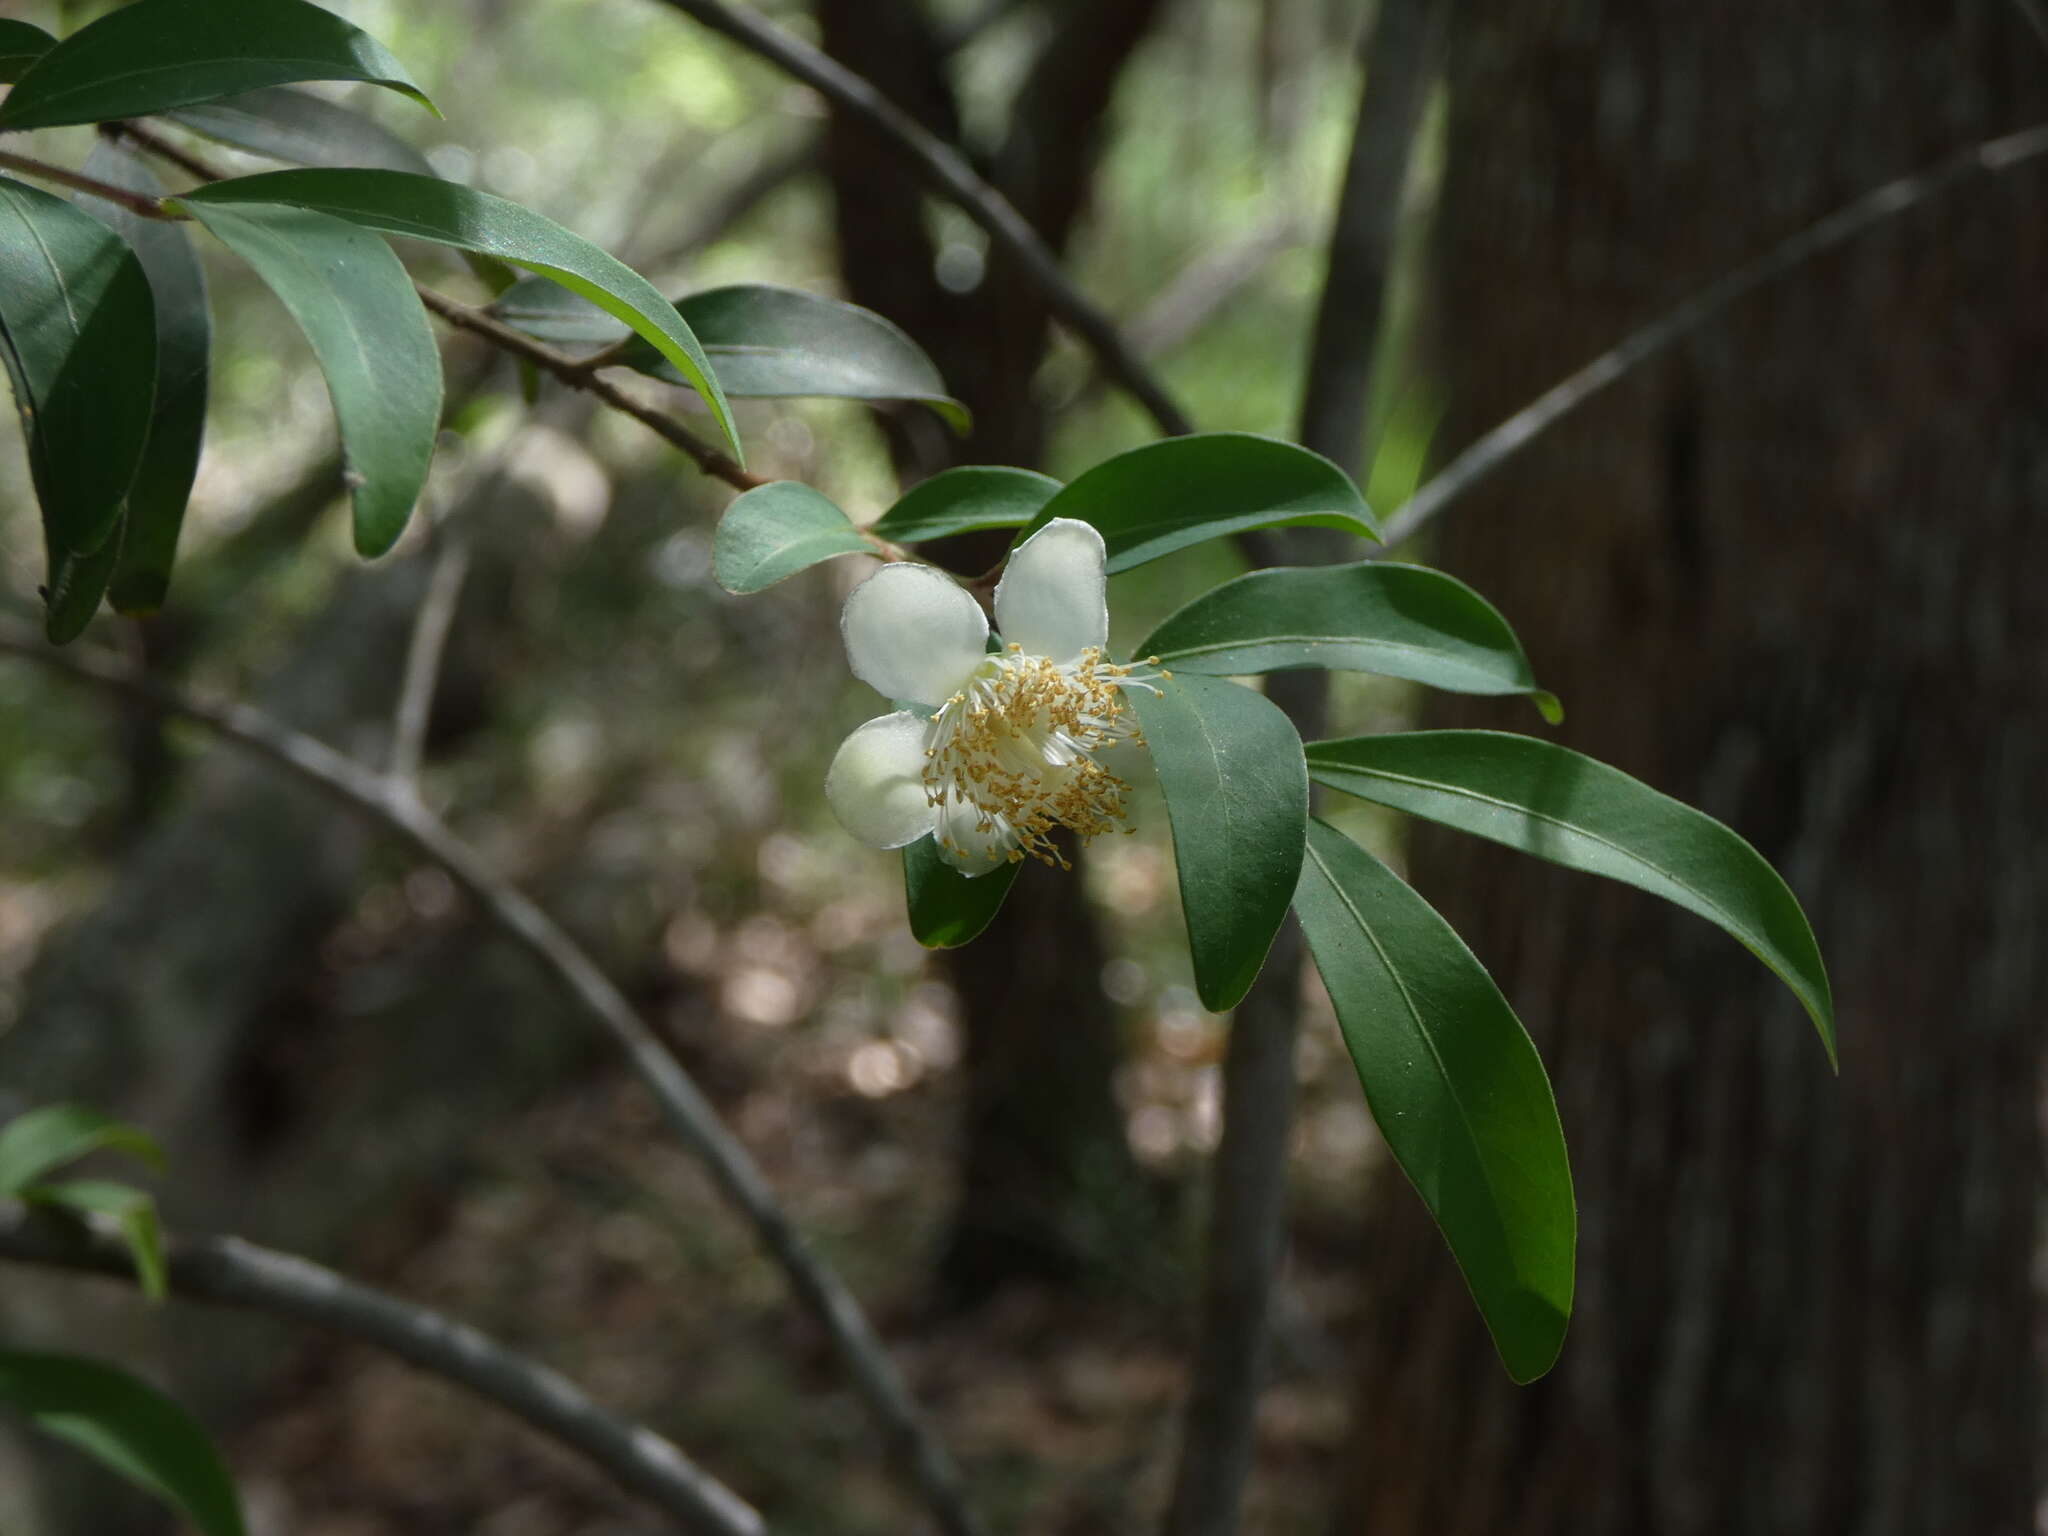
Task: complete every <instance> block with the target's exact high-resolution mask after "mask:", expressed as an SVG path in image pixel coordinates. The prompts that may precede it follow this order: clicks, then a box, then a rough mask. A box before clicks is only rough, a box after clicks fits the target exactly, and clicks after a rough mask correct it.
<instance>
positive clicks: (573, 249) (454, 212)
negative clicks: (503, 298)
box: [181, 169, 740, 457]
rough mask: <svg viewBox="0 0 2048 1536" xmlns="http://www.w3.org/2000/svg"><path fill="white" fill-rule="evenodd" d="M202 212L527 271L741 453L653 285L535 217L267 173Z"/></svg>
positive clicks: (404, 179)
mask: <svg viewBox="0 0 2048 1536" xmlns="http://www.w3.org/2000/svg"><path fill="white" fill-rule="evenodd" d="M181 201H182V202H184V203H185V204H187V205H188V206H190V207H192V208H193V210H194V211H195V212H197V210H198V208H199V207H200V206H201V205H205V206H214V205H218V204H222V203H242V202H252V203H289V204H291V205H292V206H294V207H299V208H311V209H314V210H316V211H317V212H320V213H326V214H331V215H332V216H334V217H335V218H338V219H346V220H348V221H349V222H350V223H351V224H357V225H360V226H362V227H363V228H364V229H374V230H376V231H377V232H378V233H380V234H385V235H402V236H404V237H406V238H408V239H413V240H430V241H433V242H434V243H435V244H438V245H451V246H454V247H456V248H457V249H459V250H465V251H475V252H478V253H480V254H482V255H485V256H495V257H497V258H498V259H499V260H501V261H509V262H511V263H512V264H513V265H514V266H518V267H526V268H528V269H530V270H532V271H535V272H538V273H540V274H541V275H542V276H544V277H547V278H550V279H552V280H553V281H555V282H557V283H560V284H562V285H563V286H564V287H566V288H569V289H571V290H573V291H574V292H576V293H578V294H581V295H582V296H583V297H584V298H586V299H589V300H590V301H591V302H592V303H594V304H596V305H597V306H598V307H599V308H601V309H603V310H605V311H607V312H608V313H610V314H612V315H614V316H616V317H617V318H618V319H620V320H623V321H624V322H625V323H626V324H627V325H629V326H631V327H632V328H633V329H634V330H635V331H637V332H639V334H640V335H642V336H644V337H646V338H647V340H648V341H649V342H651V343H653V345H654V347H655V350H657V351H658V352H660V353H661V355H662V356H663V357H665V358H667V359H668V360H669V361H670V362H671V363H673V364H674V365H675V366H676V367H677V369H679V370H680V371H681V373H682V376H683V378H684V379H685V380H687V381H688V383H689V385H690V387H691V388H692V389H694V390H696V391H697V393H698V394H699V395H700V396H702V397H703V400H704V403H705V404H706V405H708V406H709V407H710V408H711V414H712V417H713V418H714V419H715V420H716V421H717V423H718V428H719V431H720V432H721V433H722V434H723V435H724V437H725V440H726V443H727V444H728V445H729V446H730V447H731V449H732V451H733V455H734V456H735V457H738V456H739V454H740V441H739V432H738V429H737V428H736V427H735V426H734V425H733V420H732V407H731V406H730V405H728V404H727V403H726V399H725V393H724V391H723V390H722V389H721V388H720V387H719V383H718V380H717V379H716V378H715V377H714V376H713V374H712V371H711V364H710V361H709V360H708V359H707V358H706V357H705V355H704V349H703V348H702V347H701V346H700V345H699V344H698V341H697V338H696V336H695V335H693V334H692V333H691V331H690V328H689V326H688V325H686V324H685V323H684V322H683V319H682V317H681V316H680V315H678V314H677V313H676V307H675V306H674V305H673V304H671V303H669V302H668V300H667V299H664V298H663V297H662V296H661V294H660V293H659V292H657V291H656V290H655V288H654V285H653V284H651V283H649V282H648V281H647V279H646V278H644V277H642V276H641V275H640V274H639V273H637V272H635V271H634V270H633V269H632V268H631V267H629V266H627V265H626V264H625V263H624V262H622V261H619V260H618V259H617V258H615V257H613V256H609V255H607V254H606V253H605V252H603V251H601V250H599V249H598V248H597V247H596V246H594V245H592V244H591V243H590V242H589V241H588V240H585V239H584V238H583V237H582V236H581V235H574V234H571V233H570V232H569V231H568V230H566V229H564V228H562V226H561V225H559V224H557V223H555V222H554V220H552V219H547V218H543V217H542V216H541V215H540V214H537V213H535V212H534V211H533V210H532V209H530V208H522V207H521V206H520V205H519V204H517V203H512V202H507V201H506V200H505V199H504V198H502V197H493V196H491V195H490V194H489V193H488V192H478V191H476V190H475V189H474V188H471V187H464V186H458V185H456V184H455V183H454V182H452V181H441V180H438V179H437V178H435V177H432V176H410V175H407V174H406V173H405V172H403V171H359V170H329V169H317V170H305V171H266V172H264V173H263V174H262V175H260V176H243V177H239V178H237V179H236V180H234V181H217V182H215V183H213V184H212V185H211V186H206V187H201V188H199V189H197V190H196V191H193V192H188V193H186V194H185V195H184V197H183V198H182V199H181Z"/></svg>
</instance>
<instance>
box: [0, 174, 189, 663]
mask: <svg viewBox="0 0 2048 1536" xmlns="http://www.w3.org/2000/svg"><path fill="white" fill-rule="evenodd" d="M0 359H4V361H5V363H6V366H7V371H8V376H9V378H10V380H11V381H12V383H13V386H14V401H15V406H16V409H17V410H18V411H19V412H20V414H21V423H22V436H23V438H24V439H25V440H26V442H27V445H28V460H29V471H30V474H31V476H32V478H33V479H34V481H35V487H36V496H37V499H38V500H39V501H40V502H41V504H42V511H43V538H44V543H45V545H46V547H47V550H48V556H49V571H50V578H49V591H48V597H47V602H48V615H47V619H46V626H47V628H48V631H49V635H50V638H51V639H52V640H57V641H60V642H61V641H64V640H69V639H72V638H73V637H74V636H76V635H77V634H78V632H79V631H80V630H81V629H83V628H84V627H85V625H86V622H87V621H88V620H89V619H91V617H92V615H93V612H94V611H95V610H96V609H97V608H98V606H99V599H100V593H101V592H103V591H104V590H105V588H106V582H107V580H108V579H109V578H110V577H111V576H112V574H113V570H114V560H115V558H116V556H117V554H118V539H119V530H120V525H121V520H122V515H123V507H124V505H125V502H126V498H127V495H128V488H129V486H130V484H131V483H132V482H133V481H134V479H135V473H136V469H137V468H138V466H139V465H140V464H141V462H142V455H143V450H144V448H145V446H146V444H147V443H148V440H149V429H150V409H151V402H152V399H153V397H154V394H155V388H156V312H155V306H154V304H153V302H152V300H151V298H150V291H149V278H148V277H147V276H146V275H144V273H143V270H142V263H141V262H139V261H138V260H137V259H136V257H135V253H134V252H133V251H131V250H129V248H128V246H127V245H126V244H125V243H124V242H123V241H122V240H121V239H120V238H119V237H118V236H117V235H115V234H114V233H113V232H112V231H111V230H109V229H108V228H107V227H106V226H105V225H104V224H102V223H100V222H99V221H98V220H97V219H95V218H93V217H92V216H91V215H90V214H87V213H84V212H82V211H80V210H79V209H77V208H75V207H73V206H72V205H71V204H70V203H67V202H65V201H64V200H63V199H62V198H59V197H52V196H51V195H50V194H49V193H47V192H44V191H42V190H40V189H39V188H36V187H31V186H26V185H24V184H23V183H21V182H18V181H11V180H8V179H7V178H5V177H0Z"/></svg>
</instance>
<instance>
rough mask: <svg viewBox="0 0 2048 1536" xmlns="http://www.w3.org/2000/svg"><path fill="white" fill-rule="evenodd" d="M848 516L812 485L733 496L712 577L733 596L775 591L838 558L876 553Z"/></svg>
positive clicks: (784, 484)
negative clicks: (823, 562) (788, 579)
mask: <svg viewBox="0 0 2048 1536" xmlns="http://www.w3.org/2000/svg"><path fill="white" fill-rule="evenodd" d="M873 553H874V546H873V545H872V544H870V543H869V542H868V541H867V540H866V539H864V538H862V537H861V536H860V530H859V529H857V528H855V527H854V526H853V524H852V522H851V521H849V520H848V518H847V516H846V514H845V513H844V512H842V511H840V510H839V509H838V508H837V507H835V506H834V505H832V503H831V502H829V501H827V500H826V499H825V498H824V497H823V496H821V495H820V494H819V493H818V492H816V491H814V490H812V489H811V488H810V487H809V486H808V485H802V484H799V483H798V482H797V481H794V480H775V481H771V482H770V483H769V484H767V485H759V486H756V487H754V489H753V490H751V491H742V492H741V493H740V494H739V495H737V496H735V497H733V499H732V503H731V504H730V505H729V506H728V507H726V509H725V515H724V516H723V517H721V518H720V519H719V520H718V532H717V534H716V535H715V536H714V538H713V540H712V544H711V572H712V574H713V575H714V576H715V577H717V579H718V584H719V585H720V586H721V587H723V588H725V590H726V591H728V592H734V593H739V594H741V595H745V594H746V593H749V592H759V591H761V590H763V589H764V588H767V587H772V586H774V585H775V583H777V582H778V581H781V580H783V579H784V578H785V577H788V576H794V575H795V574H796V573H797V572H798V571H801V570H806V569H808V568H809V567H811V566H814V565H816V564H817V563H818V562H819V561H821V560H830V559H831V558H832V557H833V556H834V555H866V554H873Z"/></svg>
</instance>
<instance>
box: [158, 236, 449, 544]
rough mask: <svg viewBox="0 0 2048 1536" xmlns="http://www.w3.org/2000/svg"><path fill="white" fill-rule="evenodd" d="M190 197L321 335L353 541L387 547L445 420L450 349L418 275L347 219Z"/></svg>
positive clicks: (318, 352) (320, 354) (318, 345)
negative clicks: (442, 349) (440, 346)
mask: <svg viewBox="0 0 2048 1536" xmlns="http://www.w3.org/2000/svg"><path fill="white" fill-rule="evenodd" d="M191 204H192V212H193V215H194V217H196V218H197V219H198V220H199V222H200V223H202V224H204V225H205V226H206V227H207V228H208V229H209V230H211V231H212V232H213V233H214V234H216V235H218V236H219V237H220V238H221V240H222V241H223V242H224V243H225V244H226V245H227V246H228V247H229V248H230V249H231V250H233V251H234V253H235V254H236V255H237V256H239V257H241V258H242V260H244V261H246V262H247V263H248V264H249V265H250V266H251V267H253V268H254V269H255V271H256V275H257V276H258V277H260V278H262V279H263V281H264V282H265V283H266V284H267V285H268V286H269V288H270V291H271V292H272V293H274V294H276V295H277V297H278V298H279V300H280V301H282V303H283V304H284V307H285V308H286V309H288V310H290V311H291V314H292V318H293V319H294V320H296V321H298V323H299V328H300V329H301V330H303V331H304V332H305V333H306V339H307V340H308V341H310V342H312V344H313V355H314V357H315V358H317V359H318V360H319V363H320V372H321V374H322V375H323V376H324V377H325V378H326V380H327V394H328V397H329V398H330V399H331V400H332V401H333V402H334V415H335V419H336V420H337V421H338V422H339V423H340V426H341V447H342V454H343V457H344V458H345V459H346V461H347V464H348V481H349V485H350V495H351V499H352V500H353V501H354V504H355V539H356V549H357V550H358V551H359V552H360V553H361V554H362V555H364V556H365V557H366V558H368V557H374V556H377V555H381V554H383V553H384V552H385V551H386V550H388V549H390V548H391V546H392V545H393V544H395V543H397V542H398V536H399V534H401V533H403V532H404V531H405V524H406V520H407V519H408V518H409V517H411V516H412V509H413V505H414V503H415V502H417V501H418V500H419V496H420V491H421V489H422V488H423V487H424V486H425V485H426V482H427V466H428V464H429V463H430V462H431V461H432V459H433V456H434V438H435V436H436V434H437V433H438V432H439V430H440V423H441V357H440V353H439V352H437V351H436V350H435V347H434V334H433V331H432V329H431V328H430V327H429V326H428V324H427V314H426V311H425V310H424V309H422V308H421V307H420V301H419V296H418V295H417V294H416V293H414V292H413V286H412V279H411V278H409V277H407V276H406V275H405V267H404V266H403V265H402V264H401V263H400V262H399V259H398V258H397V257H396V256H394V255H393V254H392V253H391V248H390V247H389V246H387V245H386V244H385V243H384V242H383V241H382V240H379V239H377V238H376V237H375V236H374V235H370V234H366V233H365V232H364V231H362V230H360V229H357V228H356V227H355V226H354V225H353V224H350V223H347V222H345V221H344V220H341V219H335V218H329V217H328V216H327V215H325V214H322V213H314V212H311V211H309V210H307V209H304V208H293V207H287V206H285V205H283V204H265V203H236V204H232V205H216V204H214V203H211V202H200V201H199V200H197V199H192V200H191Z"/></svg>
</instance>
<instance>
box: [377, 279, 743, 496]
mask: <svg viewBox="0 0 2048 1536" xmlns="http://www.w3.org/2000/svg"><path fill="white" fill-rule="evenodd" d="M414 286H415V287H417V288H419V295H420V302H421V303H422V304H424V305H426V306H427V308H428V309H429V310H431V311H432V312H433V313H434V314H437V315H439V316H440V317H441V318H442V319H443V320H445V321H447V322H448V323H449V324H450V325H452V326H454V327H455V328H456V329H457V330H462V331H468V332H469V333H470V334H472V335H475V336H481V337H483V338H484V340H486V341H488V342H489V343H490V344H491V345H492V346H494V347H496V348H497V349H498V350H499V351H501V352H509V353H511V354H512V355H513V356H514V357H520V358H524V359H525V360H526V361H527V362H529V363H532V364H533V365H534V366H535V367H536V368H539V369H541V370H542V371H543V372H546V373H549V374H552V375H553V376H554V377H555V378H557V379H559V380H561V382H562V383H564V384H566V385H568V386H569V387H570V388H571V389H580V390H582V391H583V392H584V393H585V394H587V395H590V396H592V397H593V398H594V399H597V400H599V401H602V402H603V403H604V404H605V405H608V406H610V407H611V408H612V409H613V410H615V411H617V412H618V413H619V414H620V415H622V416H630V417H632V418H633V420H635V421H637V422H639V423H640V425H642V426H643V427H646V428H647V429H648V430H649V431H650V432H652V433H654V435H655V436H656V437H659V438H660V439H661V440H662V441H663V442H665V443H668V444H669V445H671V446H672V447H676V448H680V449H681V450H682V451H683V452H684V453H685V454H687V455H688V456H689V457H690V458H691V459H692V460H694V461H695V462H696V465H697V467H698V468H699V469H701V470H703V471H704V473H705V474H707V475H710V476H711V477H712V478H713V479H716V480H723V481H724V482H725V483H726V484H727V485H729V486H731V487H732V488H733V489H734V490H736V491H751V490H752V489H753V488H754V487H755V486H757V485H766V484H767V483H768V482H767V481H766V480H763V479H762V478H761V477H760V476H759V475H752V474H749V473H747V471H746V470H744V469H742V468H740V466H739V464H738V463H737V462H735V461H734V460H733V459H732V458H731V457H730V456H728V455H727V454H725V453H722V452H720V451H719V450H718V449H717V448H714V447H713V446H712V445H711V444H710V443H707V442H706V441H704V439H703V438H701V437H699V436H698V435H697V434H696V433H694V432H692V431H691V430H690V429H689V428H688V427H686V426H684V425H683V424H682V423H681V422H680V421H678V420H676V418H675V417H673V416H671V415H670V414H669V413H668V412H666V411H661V410H657V409H655V407H653V406H651V405H648V404H646V403H645V402H643V401H639V400H635V399H634V398H633V397H632V396H631V395H629V394H628V393H626V391H625V390H623V389H621V388H619V386H618V385H616V384H614V383H613V382H612V381H611V380H610V379H607V378H604V377H602V376H601V375H599V374H596V373H592V372H590V371H589V370H587V369H586V368H585V367H584V366H583V360H582V359H581V358H576V357H571V356H570V355H569V354H568V353H566V352H558V351H556V350H555V349H554V348H553V347H551V346H548V345H547V344H546V343H544V342H539V341H535V340H534V339H533V338H532V337H531V336H529V335H527V334H526V333H525V332H524V331H519V330H514V329H513V328H512V327H511V326H509V325H507V324H505V323H504V322H503V321H502V320H499V319H496V318H495V317H493V316H491V315H488V314H485V313H484V312H483V311H482V310H480V309H473V308H471V307H470V306H469V305H467V304H462V303H458V302H457V301H456V300H454V299H451V298H449V297H448V296H447V295H446V294H443V293H436V292H435V291H434V290H433V289H431V288H427V287H421V286H420V285H419V284H415V285H414Z"/></svg>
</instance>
